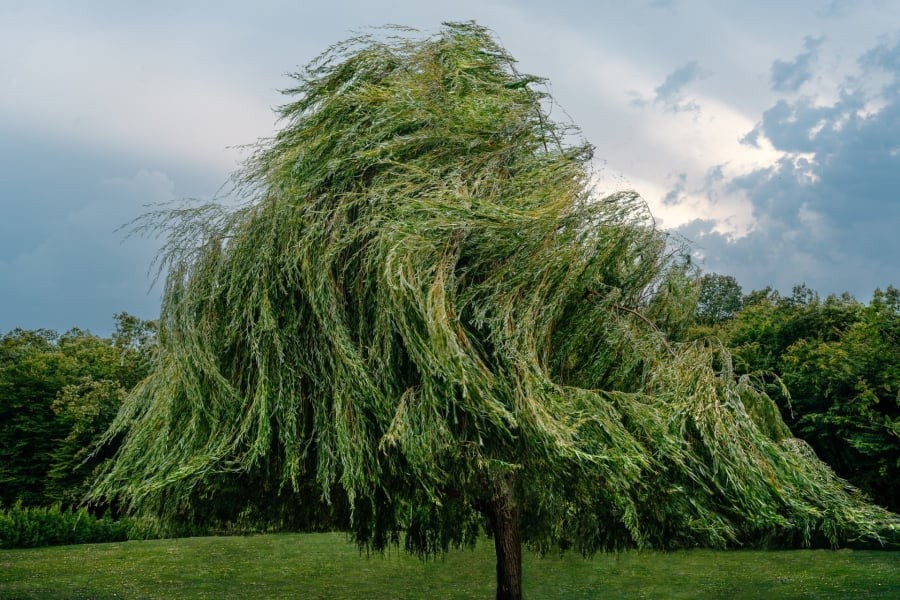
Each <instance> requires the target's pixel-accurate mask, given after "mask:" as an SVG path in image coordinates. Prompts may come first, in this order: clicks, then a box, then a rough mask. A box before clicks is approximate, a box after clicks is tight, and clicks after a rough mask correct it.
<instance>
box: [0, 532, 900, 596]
mask: <svg viewBox="0 0 900 600" xmlns="http://www.w3.org/2000/svg"><path fill="white" fill-rule="evenodd" d="M493 561H494V554H493V548H492V545H491V544H490V543H488V542H487V541H485V542H484V543H480V544H479V545H478V546H477V547H476V548H475V550H473V551H469V550H463V551H455V552H451V553H449V554H448V555H447V556H445V557H443V558H439V559H437V560H433V561H430V562H427V563H425V562H421V561H419V560H418V559H416V558H413V557H410V556H406V555H405V554H403V553H402V552H400V551H393V552H391V553H389V554H386V555H383V556H382V555H371V556H367V555H366V554H365V553H360V552H359V551H358V550H357V548H356V546H354V545H353V544H350V543H347V541H346V537H345V536H344V535H342V534H281V535H260V536H251V537H205V538H185V539H175V540H154V541H143V542H123V543H118V544H93V545H90V544H88V545H81V546H59V547H53V548H37V549H30V550H3V551H0V598H240V599H242V600H248V599H250V598H491V597H493V593H494V589H493V586H494V579H493V578H494V562H493ZM524 585H525V596H526V597H527V598H900V552H879V551H859V550H856V551H851V550H840V551H826V550H807V551H803V550H799V551H778V552H774V551H773V552H763V551H732V552H713V551H705V550H693V551H685V552H673V553H655V552H643V553H639V552H628V553H623V554H618V555H598V556H596V557H594V558H592V559H589V560H583V559H582V558H581V557H580V556H577V555H571V554H567V555H565V556H562V557H558V556H551V557H543V558H540V557H537V556H534V555H531V554H526V556H525V560H524Z"/></svg>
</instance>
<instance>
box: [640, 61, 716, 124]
mask: <svg viewBox="0 0 900 600" xmlns="http://www.w3.org/2000/svg"><path fill="white" fill-rule="evenodd" d="M706 77H709V72H708V71H705V70H703V69H702V68H700V64H699V63H698V62H697V61H696V60H692V61H691V62H689V63H687V64H686V65H684V66H683V67H679V68H678V69H675V70H674V71H672V72H671V73H669V75H668V76H667V77H666V80H665V81H663V82H662V84H660V85H659V86H657V87H656V89H654V90H653V91H654V93H655V96H654V97H653V100H654V101H655V102H657V103H658V104H661V105H663V106H666V107H667V108H669V109H670V110H673V111H675V112H683V111H695V110H698V109H699V108H700V106H699V105H698V104H697V103H696V102H694V101H693V100H685V99H684V96H683V90H684V88H685V87H687V86H688V84H690V83H693V82H694V81H697V80H700V79H705V78H706Z"/></svg>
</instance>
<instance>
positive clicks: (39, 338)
mask: <svg viewBox="0 0 900 600" xmlns="http://www.w3.org/2000/svg"><path fill="white" fill-rule="evenodd" d="M115 318H116V332H115V333H114V335H113V337H112V338H101V337H98V336H95V335H92V334H90V333H89V332H85V331H82V330H80V329H72V330H70V331H68V332H66V333H63V334H58V333H56V332H54V331H49V330H37V331H26V330H22V329H16V330H13V331H11V332H9V333H6V334H4V335H3V336H2V337H0V503H3V504H5V505H7V506H8V505H10V504H12V503H13V502H15V501H21V502H22V503H23V504H25V505H26V506H28V505H35V506H36V505H46V504H49V503H51V502H54V501H61V502H63V503H64V504H66V505H69V506H74V505H76V504H78V503H80V502H81V501H82V500H83V495H84V493H85V491H86V490H87V486H88V484H87V479H88V478H89V476H90V475H91V472H92V470H93V468H94V467H96V466H97V465H98V464H99V463H100V462H102V458H103V456H104V455H103V453H100V454H98V455H97V456H96V457H94V458H93V459H88V457H89V454H90V453H91V452H92V451H93V449H94V448H93V446H92V444H93V442H95V441H96V440H98V439H99V438H100V436H101V434H102V433H103V432H105V431H106V429H107V428H108V426H109V424H110V422H111V420H112V418H113V416H115V414H116V413H117V412H118V409H119V405H120V404H121V400H122V398H123V397H124V394H125V392H126V391H127V390H129V389H131V387H133V386H134V384H135V383H136V381H137V380H139V379H141V378H143V377H144V375H145V374H146V366H147V362H148V355H149V353H150V349H151V347H152V337H153V334H152V331H153V324H152V323H150V322H147V321H141V320H140V319H137V318H135V317H133V316H131V315H128V314H126V313H121V314H119V315H116V317H115ZM111 451H112V448H108V449H107V450H106V452H107V453H108V454H110V453H111ZM85 461H87V462H85Z"/></svg>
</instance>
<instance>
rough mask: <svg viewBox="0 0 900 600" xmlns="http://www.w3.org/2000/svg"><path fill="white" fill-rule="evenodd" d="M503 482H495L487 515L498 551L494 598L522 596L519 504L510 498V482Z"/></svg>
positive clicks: (508, 599)
mask: <svg viewBox="0 0 900 600" xmlns="http://www.w3.org/2000/svg"><path fill="white" fill-rule="evenodd" d="M504 483H505V485H503V484H501V485H499V486H497V490H496V493H495V495H494V497H493V498H492V499H491V501H490V505H489V513H490V514H489V515H488V518H489V519H490V521H491V527H492V528H493V530H494V549H495V550H496V552H497V600H521V598H522V532H521V530H520V529H519V508H518V507H517V506H516V505H515V503H514V501H513V498H512V495H511V493H510V489H509V482H504Z"/></svg>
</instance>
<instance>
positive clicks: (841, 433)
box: [0, 274, 900, 524]
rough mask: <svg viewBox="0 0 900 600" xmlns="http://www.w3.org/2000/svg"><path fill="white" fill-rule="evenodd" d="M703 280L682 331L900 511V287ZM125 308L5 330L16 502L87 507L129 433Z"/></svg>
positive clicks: (1, 482)
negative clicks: (53, 326) (110, 431)
mask: <svg viewBox="0 0 900 600" xmlns="http://www.w3.org/2000/svg"><path fill="white" fill-rule="evenodd" d="M693 285H694V287H695V293H696V295H697V304H696V309H695V311H694V315H693V319H692V321H691V323H692V324H691V326H690V327H688V328H687V329H686V330H684V331H683V332H682V333H681V336H680V337H681V339H682V341H688V340H692V339H701V338H713V339H719V340H721V341H722V342H723V343H724V344H725V345H726V346H727V347H728V348H729V349H730V350H731V354H732V360H733V361H734V365H733V366H734V369H735V372H736V373H737V374H738V375H740V376H746V377H749V378H753V379H755V380H757V381H759V382H762V384H763V385H764V386H765V389H766V391H767V393H768V394H769V395H770V396H771V397H772V398H773V399H775V401H776V403H777V404H778V406H779V409H780V410H781V414H782V418H783V419H784V420H785V422H786V423H787V424H788V425H789V427H790V428H791V431H792V432H793V433H794V435H796V436H797V437H799V438H801V439H803V440H805V441H806V442H808V443H809V444H810V446H812V448H813V449H814V450H815V452H816V454H818V456H819V457H820V458H821V459H822V460H824V461H825V462H826V463H827V464H829V465H830V466H831V467H832V468H833V469H834V470H835V472H837V474H838V475H840V476H841V477H843V478H845V479H846V480H847V481H849V482H850V483H851V484H853V485H854V486H856V487H858V488H859V489H860V490H862V491H863V492H865V493H866V494H867V495H869V497H870V498H872V500H873V501H874V502H875V503H876V504H879V505H881V506H884V507H886V508H888V509H890V510H892V511H894V512H897V511H898V510H900V290H898V288H895V287H888V288H887V289H886V290H884V291H882V290H875V292H874V294H873V296H872V299H871V300H870V301H869V302H868V303H864V302H861V301H859V300H857V299H856V298H854V297H852V296H850V295H849V294H843V295H840V296H838V295H830V296H827V297H826V298H822V297H820V295H819V294H818V293H817V292H815V291H814V290H811V289H809V288H808V287H806V286H805V285H799V286H797V287H795V288H794V289H793V291H792V293H791V294H790V295H783V294H780V293H779V292H778V291H776V290H773V289H771V288H765V289H762V290H754V291H752V292H750V293H746V294H745V293H743V291H742V289H741V286H740V285H739V284H738V282H737V281H736V280H735V278H734V277H731V276H727V275H720V274H705V275H702V276H700V277H697V278H695V279H694V282H693ZM114 318H115V324H116V325H115V331H114V332H113V334H112V335H111V336H109V337H101V336H97V335H94V334H92V333H90V332H88V331H84V330H81V329H71V330H69V331H66V332H64V333H58V332H56V331H52V330H49V329H37V330H25V329H15V330H12V331H10V332H7V333H5V334H3V335H2V337H0V503H2V505H3V506H6V507H9V506H11V505H13V504H15V503H16V502H20V503H21V504H23V505H24V506H48V505H51V504H55V503H60V504H61V505H62V506H64V507H70V508H74V507H77V506H78V505H79V504H80V503H81V502H82V500H83V498H84V495H85V493H86V492H87V490H88V488H89V486H90V481H91V476H92V474H93V473H94V471H95V469H96V468H97V466H98V465H99V464H100V463H101V462H102V461H104V460H106V459H107V458H109V457H111V456H112V454H113V453H114V452H115V449H116V440H113V441H112V442H111V443H108V444H106V445H105V446H99V445H98V441H99V440H100V438H101V436H102V434H103V433H104V432H105V431H106V429H107V427H108V426H109V424H110V422H111V421H112V419H113V417H114V416H115V415H116V413H117V412H118V410H119V407H120V405H121V403H122V399H123V398H124V396H125V394H127V393H128V391H130V390H131V389H132V388H133V387H134V386H135V385H136V384H137V383H138V382H139V381H140V380H141V379H142V378H143V377H144V376H145V375H146V373H147V366H148V361H149V357H150V355H151V353H152V351H153V347H154V344H155V342H156V337H155V332H156V325H155V322H153V321H147V320H141V319H139V318H137V317H134V316H132V315H129V314H127V313H120V314H117V315H115V317H114ZM313 521H315V519H311V518H307V519H306V520H305V523H307V524H309V523H312V522H313Z"/></svg>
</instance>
